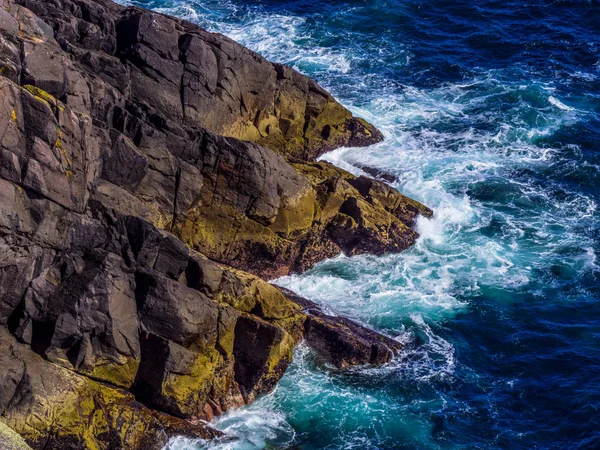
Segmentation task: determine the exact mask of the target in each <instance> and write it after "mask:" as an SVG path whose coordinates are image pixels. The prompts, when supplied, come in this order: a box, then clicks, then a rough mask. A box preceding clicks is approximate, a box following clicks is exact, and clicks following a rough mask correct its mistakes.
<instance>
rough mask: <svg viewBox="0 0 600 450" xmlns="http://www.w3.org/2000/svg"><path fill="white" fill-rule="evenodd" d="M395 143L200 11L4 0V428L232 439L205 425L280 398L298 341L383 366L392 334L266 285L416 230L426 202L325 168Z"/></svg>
mask: <svg viewBox="0 0 600 450" xmlns="http://www.w3.org/2000/svg"><path fill="white" fill-rule="evenodd" d="M380 139H381V135H380V133H379V132H378V131H377V130H376V129H375V128H374V127H372V126H371V125H370V124H368V123H366V122H364V121H363V120H362V119H358V118H354V117H352V115H351V114H350V113H349V112H348V111H347V110H346V109H345V108H343V107H342V106H341V105H340V104H339V103H337V102H336V101H335V100H334V99H333V98H332V97H331V96H330V95H329V94H328V93H327V92H326V91H324V90H323V89H322V88H320V87H319V86H318V85H317V84H316V83H314V82H313V81H312V80H310V79H308V78H307V77H304V76H302V75H300V74H298V73H297V72H295V71H293V70H292V69H290V68H288V67H285V66H281V65H278V64H272V63H270V62H268V61H266V60H265V59H264V58H262V57H260V56H259V55H257V54H256V53H253V52H251V51H250V50H248V49H245V48H243V47H241V46H239V45H238V44H236V43H235V42H233V41H231V40H229V39H227V38H225V37H224V36H220V35H216V34H211V33H208V32H206V31H204V30H202V29H200V28H198V27H197V26H195V25H193V24H191V23H188V22H185V21H181V20H177V19H173V18H170V17H166V16H163V15H160V14H155V13H151V12H148V11H144V10H141V9H137V8H123V7H121V6H118V5H116V4H114V3H112V2H109V1H107V0H48V1H33V0H17V1H13V0H0V347H1V349H0V350H1V351H0V359H1V360H2V361H1V362H2V363H1V364H0V380H1V381H2V383H1V385H2V388H0V422H2V423H4V424H5V425H6V426H7V427H9V430H14V432H16V433H18V434H20V435H21V436H22V437H23V438H24V439H25V440H26V442H27V444H28V445H30V446H31V447H32V448H34V449H37V448H44V449H54V448H56V449H58V448H60V449H79V448H103V449H104V448H106V449H108V448H110V449H113V448H127V449H147V448H158V447H160V446H161V445H162V444H163V443H164V442H165V439H167V438H168V437H169V436H171V435H174V434H183V435H189V436H197V437H205V438H211V437H213V436H215V435H216V434H218V433H217V432H216V431H215V430H213V429H211V428H210V427H208V426H206V425H205V424H203V423H202V422H201V421H200V420H201V419H210V418H212V417H213V416H215V415H218V414H221V413H222V412H223V411H226V410H227V409H230V408H232V407H237V406H240V405H243V404H247V403H249V402H251V401H253V400H254V399H255V398H256V396H258V395H260V394H261V393H264V392H268V391H269V390H271V389H272V388H273V387H274V386H275V384H276V382H277V380H278V379H279V378H280V377H281V376H282V374H283V373H284V372H285V370H286V368H287V366H288V364H289V363H290V361H291V358H292V351H293V348H294V346H295V344H296V343H297V342H299V341H300V340H301V339H303V338H305V339H306V340H307V341H308V343H309V344H311V345H312V346H313V347H315V349H316V350H317V351H319V352H320V353H322V354H323V355H324V356H325V357H326V358H328V359H329V360H330V361H331V362H332V363H333V364H335V365H337V366H340V367H344V366H347V365H353V364H382V363H385V362H387V361H389V360H390V359H391V357H392V356H393V354H394V353H395V352H397V351H398V349H399V346H398V345H397V343H395V341H392V340H390V339H388V338H385V337H383V336H380V335H378V334H377V333H375V332H373V331H371V330H368V329H366V328H364V327H362V326H360V325H359V324H356V323H354V322H352V321H349V320H346V319H342V318H334V317H330V316H327V315H325V314H323V313H322V312H321V311H320V310H319V309H318V308H317V307H316V306H315V305H312V304H309V303H307V301H306V300H303V299H301V298H299V297H296V296H295V295H294V294H293V293H290V292H282V291H281V290H279V289H277V288H276V287H274V286H272V285H270V284H268V283H267V282H265V281H263V279H261V278H259V277H262V278H266V279H269V278H273V277H277V276H280V275H285V274H288V273H291V272H301V271H304V270H306V269H308V268H310V267H312V266H313V265H314V264H316V263H317V262H319V261H321V260H322V259H324V258H328V257H332V256H335V255H337V254H338V253H340V252H342V251H343V252H345V253H347V254H349V255H353V254H360V253H375V254H381V253H385V252H395V251H401V250H404V249H405V248H407V247H408V246H410V245H411V244H412V243H413V242H414V240H415V239H416V237H417V234H416V232H415V231H414V230H413V229H412V226H413V225H414V221H415V220H416V217H417V216H418V215H419V214H421V215H424V216H429V215H431V211H430V210H429V209H428V208H426V207H425V206H423V205H421V204H419V203H418V202H415V201H414V200H411V199H408V198H407V197H404V196H403V195H402V194H400V193H399V192H397V191H396V190H394V189H392V188H390V187H389V186H387V185H386V184H385V183H383V182H380V181H376V180H373V179H370V178H366V177H358V178H357V177H354V176H353V175H351V174H349V173H347V172H345V171H343V170H341V169H338V168H336V167H334V166H332V165H330V164H327V163H323V162H319V163H317V162H314V159H315V157H316V156H318V155H320V154H322V153H323V152H325V151H328V150H331V149H333V148H336V147H338V146H340V145H368V144H371V143H374V142H377V141H378V140H380ZM307 305H308V306H307ZM8 433H10V431H7V432H6V433H4V432H2V433H0V442H3V441H2V440H1V439H5V441H6V442H8V439H12V438H10V437H6V436H8V435H9V434H8ZM13 441H14V440H13ZM11 442H12V441H11ZM14 442H15V444H14V445H17V444H19V442H18V441H14ZM6 445H8V444H6ZM11 445H12V444H11ZM19 445H20V444H19ZM8 448H10V447H8ZM17 448H18V447H17Z"/></svg>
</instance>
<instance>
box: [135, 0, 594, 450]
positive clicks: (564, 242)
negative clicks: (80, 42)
mask: <svg viewBox="0 0 600 450" xmlns="http://www.w3.org/2000/svg"><path fill="white" fill-rule="evenodd" d="M129 3H130V4H137V5H139V6H143V7H146V8H152V9H156V10H158V11H161V12H164V13H168V14H171V15H175V16H178V17H182V18H186V19H188V20H191V21H194V22H196V23H198V24H199V25H201V26H203V27H205V28H207V29H209V30H211V31H218V32H221V33H223V34H226V35H228V36H230V37H232V38H234V39H236V40H237V41H239V42H241V43H242V44H244V45H246V46H248V47H250V48H252V49H254V50H256V51H258V52H260V53H261V54H263V55H264V56H265V57H267V58H269V59H271V60H273V61H277V62H282V63H286V64H289V65H291V66H293V67H295V68H296V69H298V70H299V71H301V72H303V73H305V74H307V75H310V76H311V77H313V78H315V79H316V80H317V81H318V82H319V83H321V84H322V85H323V86H325V87H326V88H327V89H329V90H330V91H331V92H332V93H333V94H334V95H335V96H336V97H337V98H338V99H339V100H340V101H341V102H342V103H343V104H344V105H346V106H347V107H348V108H350V109H351V110H352V111H353V112H354V113H355V114H357V115H359V116H362V117H364V118H366V119H367V120H369V121H371V122H372V123H374V124H375V125H376V126H377V127H378V128H379V129H380V130H382V132H383V133H384V135H385V141H384V142H382V143H381V144H378V145H375V146H372V147H369V148H362V149H357V148H345V149H339V150H337V151H335V152H332V153H330V154H327V155H325V156H324V159H326V160H328V161H331V162H333V163H335V164H338V165H340V166H342V167H344V168H346V169H348V170H350V171H352V172H354V173H357V174H360V173H362V172H361V169H360V167H363V166H365V165H367V166H370V167H375V168H378V169H380V170H382V171H384V172H385V173H387V174H389V175H392V176H394V177H395V178H396V181H395V183H394V185H395V186H396V187H397V188H398V189H399V190H401V191H402V192H403V193H405V194H407V195H410V196H412V197H414V198H416V199H418V200H420V201H422V202H424V203H425V204H427V205H428V206H430V207H431V208H433V209H434V210H435V216H434V217H433V218H432V219H429V220H427V219H421V220H419V222H418V225H417V228H418V231H419V233H420V234H421V237H420V239H419V240H418V242H417V244H416V245H415V246H414V247H413V248H411V249H410V250H408V251H406V252H404V253H402V254H398V255H387V256H382V257H374V256H358V257H352V258H349V257H345V256H343V255H340V256H339V257H337V258H334V259H332V260H328V261H324V262H323V263H321V264H319V265H318V266H317V267H315V268H314V269H312V270H310V271H309V272H307V273H305V274H303V275H293V276H289V277H285V278H282V279H279V280H275V283H276V284H279V285H281V286H285V287H287V288H290V289H292V290H294V291H296V292H297V293H299V294H301V295H303V296H305V297H308V298H310V299H312V300H315V301H317V302H319V303H320V304H322V305H323V306H324V307H325V308H326V309H327V310H329V311H330V312H332V313H337V314H343V315H346V316H348V317H351V318H354V319H355V320H358V321H360V322H362V323H364V324H367V325H368V326H370V327H373V328H374V329H377V330H380V331H381V332H384V333H386V334H388V335H390V336H392V337H394V338H396V339H399V340H401V341H402V342H404V343H405V344H406V346H405V350H404V351H403V352H402V354H401V355H399V356H398V357H397V358H396V359H395V360H394V361H393V362H392V363H390V364H389V365H386V366H384V367H381V368H356V369H351V370H336V369H334V368H332V367H329V366H327V365H326V364H324V363H323V361H321V360H319V358H318V357H317V356H316V355H315V354H314V353H313V352H312V351H311V350H310V349H308V348H307V347H305V346H304V345H301V346H299V347H298V348H297V350H296V353H295V359H294V363H293V364H292V365H291V367H290V368H289V370H288V371H287V373H286V374H285V376H284V377H283V379H282V380H281V382H280V383H279V385H278V387H277V388H276V390H275V391H274V392H273V393H271V394H269V395H267V396H264V397H262V398H260V399H259V400H258V401H256V402H255V403H254V404H252V405H251V406H249V407H245V408H242V409H240V410H236V411H232V412H229V413H228V414H225V415H224V416H222V417H220V418H218V419H217V420H215V421H214V423H213V424H214V426H216V427H217V428H218V429H220V430H222V431H224V432H225V433H226V438H225V439H223V440H220V441H217V442H211V443H207V442H201V441H191V440H185V439H176V440H174V441H173V442H171V443H170V444H169V446H168V448H169V449H170V450H199V449H244V450H245V449H261V448H270V449H274V448H281V449H475V448H478V449H479V448H481V449H495V448H510V449H520V448H523V449H550V448H564V449H596V448H600V262H599V261H598V259H597V258H598V255H599V252H600V218H599V212H598V205H599V202H600V3H598V2H597V1H561V0H554V1H553V0H531V1H529V2H522V1H515V0H505V1H495V0H470V1H468V0H453V1H450V0H438V1H431V0H372V1H367V0H348V1H339V0H329V1H322V0H290V1H284V0H281V1H275V0H262V1H242V0H206V1H198V0H151V1H141V0H138V1H130V2H129Z"/></svg>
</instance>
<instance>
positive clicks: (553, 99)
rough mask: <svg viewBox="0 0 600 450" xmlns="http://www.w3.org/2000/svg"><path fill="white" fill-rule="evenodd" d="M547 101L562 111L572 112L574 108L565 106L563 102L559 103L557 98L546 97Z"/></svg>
mask: <svg viewBox="0 0 600 450" xmlns="http://www.w3.org/2000/svg"><path fill="white" fill-rule="evenodd" d="M548 101H549V102H550V103H551V104H553V105H554V106H556V107H557V108H560V109H562V110H563V111H573V109H574V108H571V107H570V106H567V105H565V104H564V103H563V102H561V101H560V100H558V99H557V98H554V97H553V96H552V95H551V96H550V97H548Z"/></svg>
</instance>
